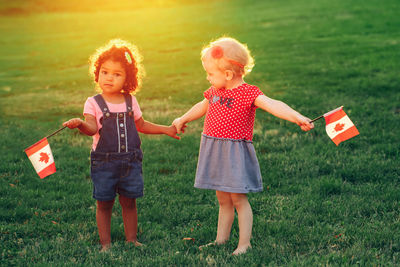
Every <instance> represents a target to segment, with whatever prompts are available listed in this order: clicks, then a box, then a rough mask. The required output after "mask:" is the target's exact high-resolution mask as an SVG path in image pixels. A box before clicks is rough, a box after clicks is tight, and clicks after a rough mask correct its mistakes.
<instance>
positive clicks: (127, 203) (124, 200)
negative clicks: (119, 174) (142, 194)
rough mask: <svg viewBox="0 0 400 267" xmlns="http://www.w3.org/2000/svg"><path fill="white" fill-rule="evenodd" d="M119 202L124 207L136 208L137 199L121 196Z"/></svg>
mask: <svg viewBox="0 0 400 267" xmlns="http://www.w3.org/2000/svg"><path fill="white" fill-rule="evenodd" d="M119 203H120V204H121V207H122V208H123V209H136V199H135V198H128V197H124V196H121V195H120V196H119Z"/></svg>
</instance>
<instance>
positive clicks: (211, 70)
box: [202, 57, 228, 89]
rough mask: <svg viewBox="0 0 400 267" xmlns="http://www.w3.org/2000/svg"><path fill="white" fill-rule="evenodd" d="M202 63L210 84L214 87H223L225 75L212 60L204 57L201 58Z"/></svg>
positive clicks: (224, 85) (225, 82) (225, 80)
mask: <svg viewBox="0 0 400 267" xmlns="http://www.w3.org/2000/svg"><path fill="white" fill-rule="evenodd" d="M202 64H203V68H204V70H205V71H206V73H207V80H208V81H209V82H210V83H211V85H212V86H214V87H215V88H216V89H221V88H225V87H226V84H227V81H228V79H227V75H226V73H225V72H224V71H222V70H220V69H219V68H218V67H217V65H216V64H215V62H214V60H212V59H210V58H208V57H206V58H204V59H203V61H202Z"/></svg>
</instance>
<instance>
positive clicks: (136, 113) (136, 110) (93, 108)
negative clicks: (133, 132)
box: [83, 95, 142, 150]
mask: <svg viewBox="0 0 400 267" xmlns="http://www.w3.org/2000/svg"><path fill="white" fill-rule="evenodd" d="M106 103H107V106H108V109H109V110H110V112H125V111H126V103H125V102H123V103H121V104H112V103H109V102H107V101H106ZM132 110H133V117H134V119H135V121H137V120H138V119H140V118H141V117H142V111H141V110H140V107H139V103H138V102H137V100H136V97H134V96H133V95H132ZM85 114H90V115H93V116H94V117H95V118H96V122H97V133H96V134H95V135H93V144H92V149H93V150H95V149H96V146H97V143H98V142H99V139H100V135H99V129H100V128H101V127H102V126H101V124H100V119H101V118H102V117H103V112H102V111H101V110H100V107H99V105H97V102H96V100H94V98H93V97H88V99H87V100H86V102H85V106H84V108H83V115H85Z"/></svg>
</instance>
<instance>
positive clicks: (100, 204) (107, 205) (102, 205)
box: [97, 200, 114, 210]
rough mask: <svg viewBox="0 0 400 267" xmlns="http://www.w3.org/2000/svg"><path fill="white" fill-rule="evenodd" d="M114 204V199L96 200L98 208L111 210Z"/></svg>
mask: <svg viewBox="0 0 400 267" xmlns="http://www.w3.org/2000/svg"><path fill="white" fill-rule="evenodd" d="M113 205H114V200H110V201H99V200H98V201H97V208H98V209H100V210H111V209H112V207H113Z"/></svg>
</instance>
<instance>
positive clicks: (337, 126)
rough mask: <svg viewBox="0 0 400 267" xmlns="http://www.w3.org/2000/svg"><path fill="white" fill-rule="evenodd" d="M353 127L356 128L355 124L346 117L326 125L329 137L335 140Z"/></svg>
mask: <svg viewBox="0 0 400 267" xmlns="http://www.w3.org/2000/svg"><path fill="white" fill-rule="evenodd" d="M352 126H354V124H353V122H352V121H351V120H350V118H349V117H348V116H347V115H346V116H344V117H343V118H341V119H339V120H337V121H334V122H332V123H329V124H328V125H326V128H325V129H326V133H327V134H328V136H329V137H330V138H331V139H333V138H335V136H337V135H338V134H341V133H343V132H344V131H346V130H347V129H349V128H350V127H352Z"/></svg>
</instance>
